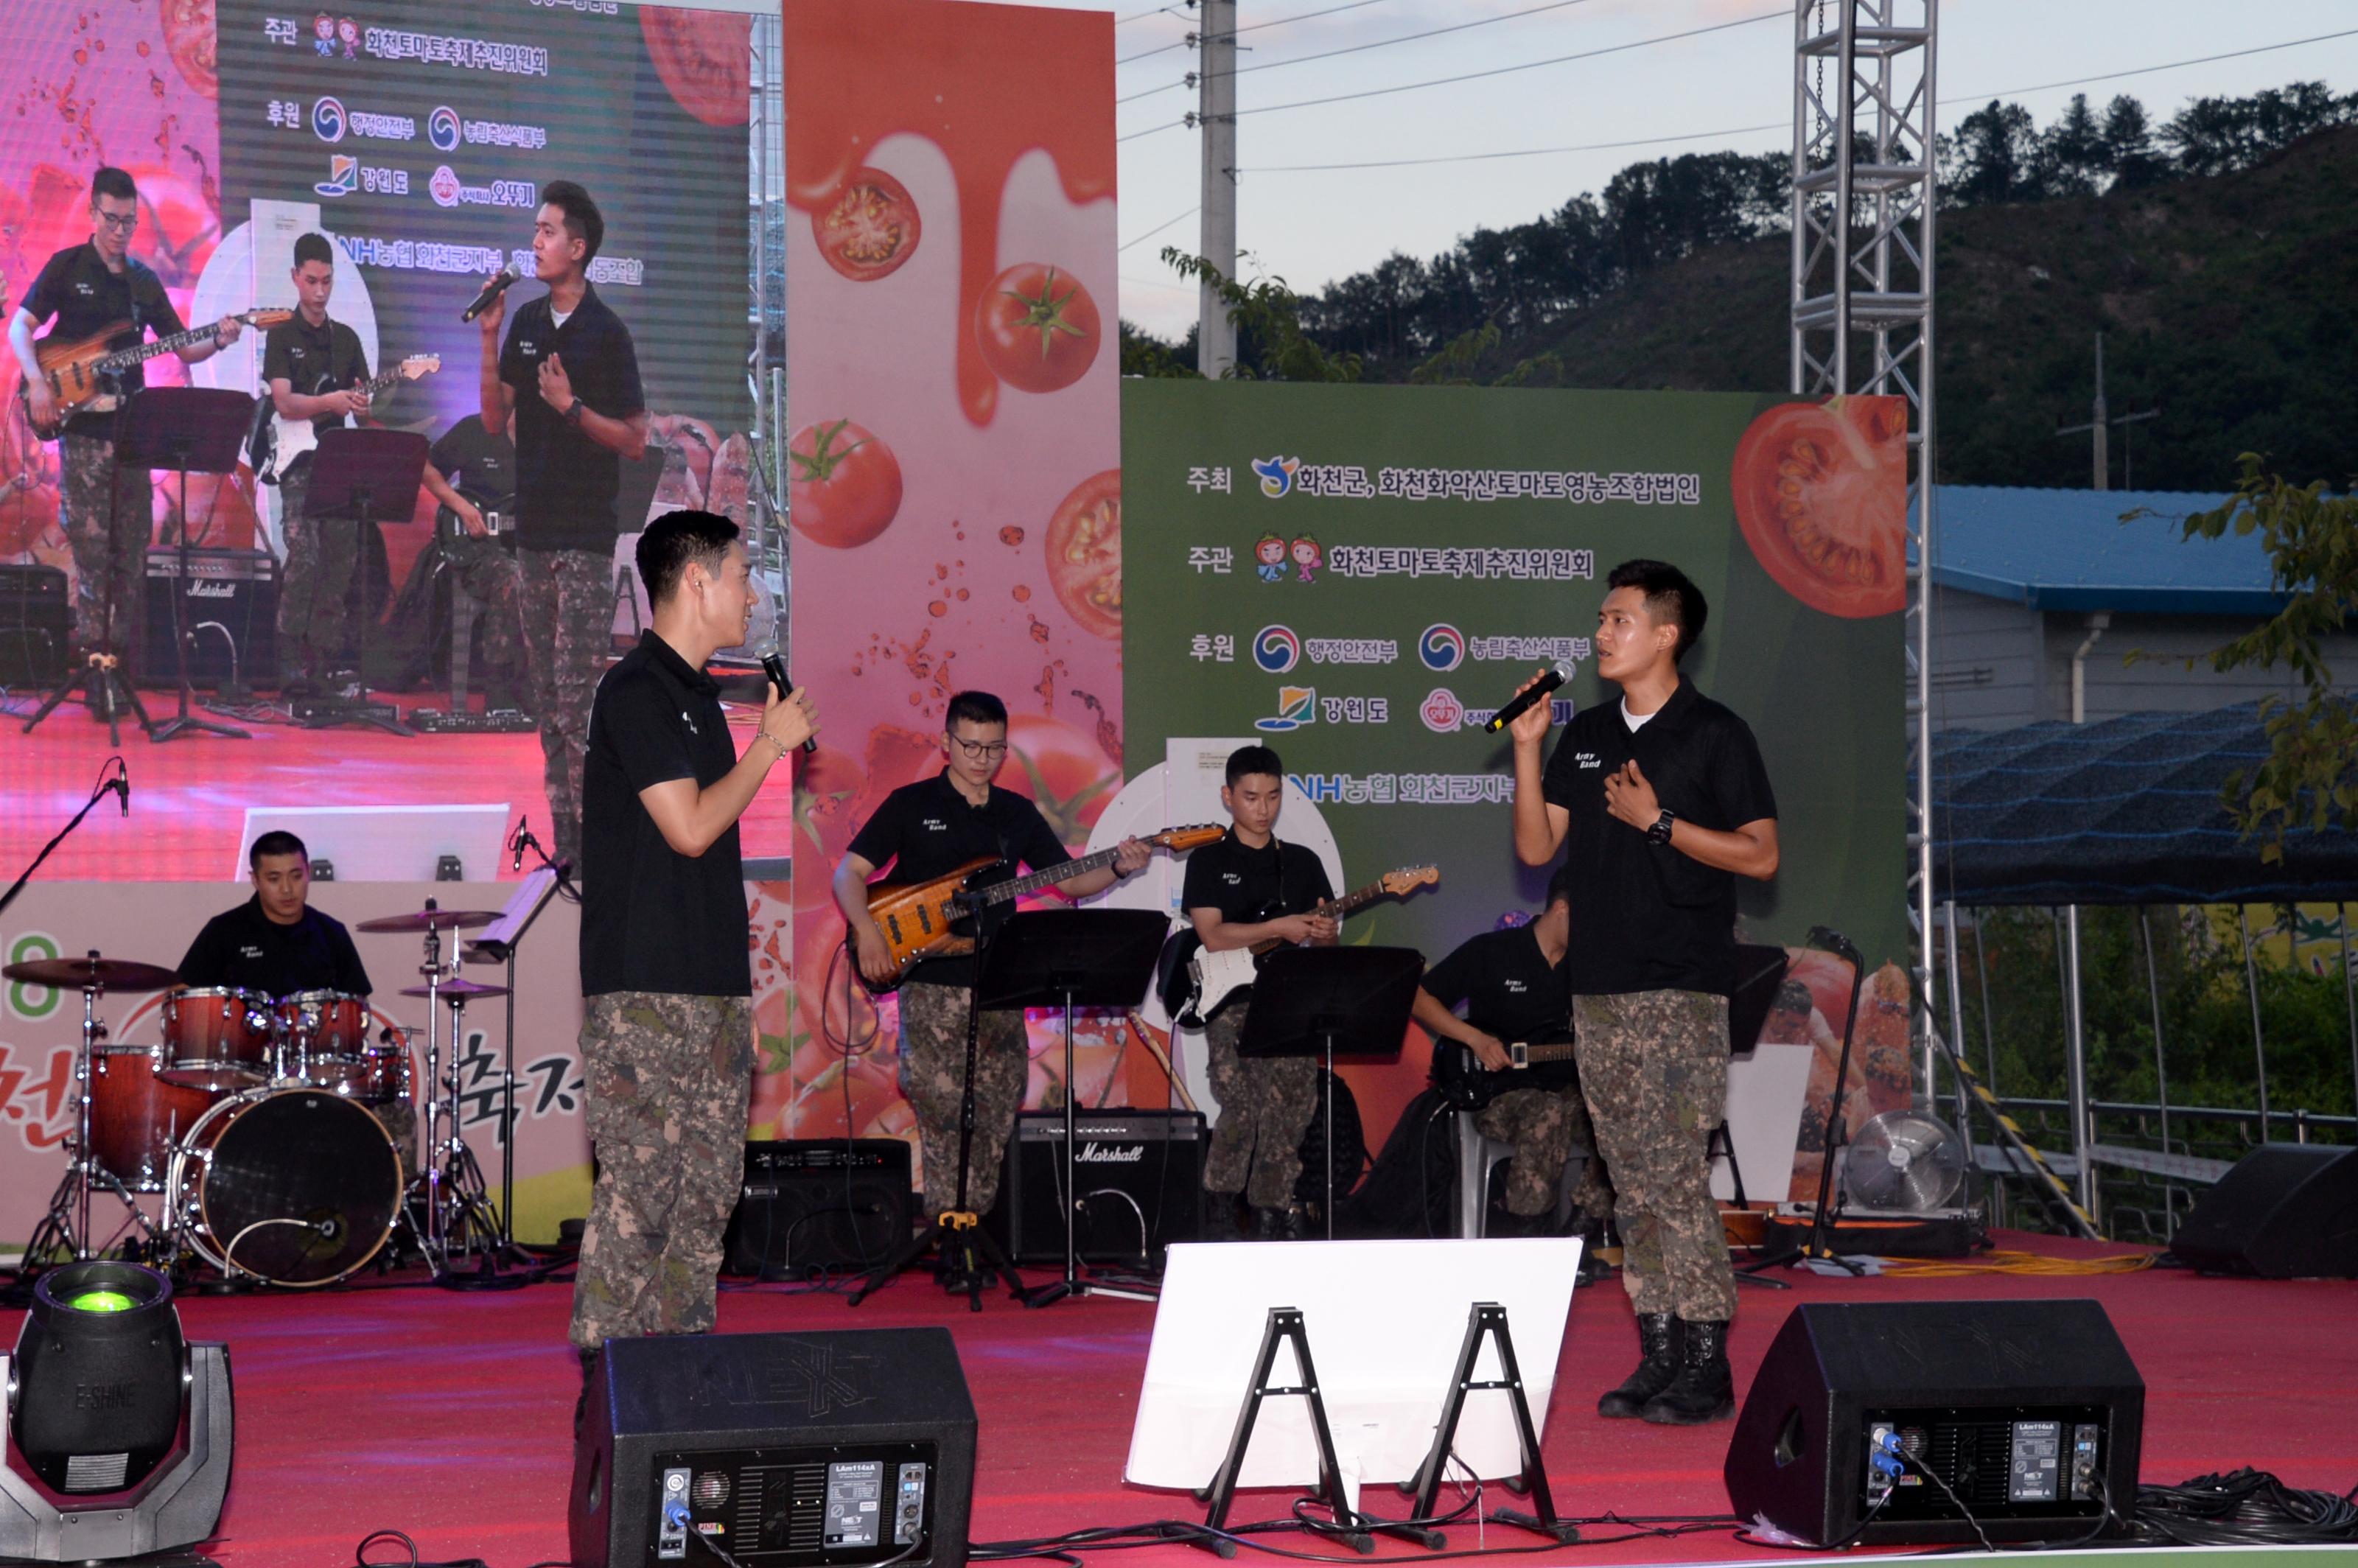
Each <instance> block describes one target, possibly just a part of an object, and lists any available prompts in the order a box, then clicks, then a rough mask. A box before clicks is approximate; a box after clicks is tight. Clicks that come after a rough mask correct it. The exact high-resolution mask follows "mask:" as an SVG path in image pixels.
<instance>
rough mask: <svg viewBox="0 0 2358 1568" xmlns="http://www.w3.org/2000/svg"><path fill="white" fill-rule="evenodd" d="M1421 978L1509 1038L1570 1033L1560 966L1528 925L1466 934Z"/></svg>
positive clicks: (1477, 1022) (1442, 998) (1528, 1040)
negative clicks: (1477, 933) (1551, 958)
mask: <svg viewBox="0 0 2358 1568" xmlns="http://www.w3.org/2000/svg"><path fill="white" fill-rule="evenodd" d="M1639 765H1640V766H1642V765H1643V764H1642V763H1641V764H1639ZM1422 983H1423V986H1424V989H1426V990H1428V991H1430V992H1432V993H1433V998H1434V1000H1437V1001H1439V1002H1440V1003H1441V1005H1442V1006H1444V1007H1445V1008H1448V1009H1450V1010H1451V1011H1455V1010H1456V1009H1457V1008H1458V1007H1459V1006H1461V1005H1462V1006H1464V1008H1465V1009H1466V1014H1465V1016H1466V1022H1468V1023H1470V1024H1472V1025H1473V1026H1474V1027H1475V1028H1476V1029H1479V1030H1481V1031H1482V1032H1483V1033H1486V1034H1489V1035H1493V1036H1495V1037H1496V1038H1498V1039H1499V1040H1503V1041H1506V1042H1508V1043H1509V1044H1511V1043H1513V1042H1515V1041H1518V1040H1520V1041H1522V1042H1524V1043H1525V1044H1539V1043H1544V1042H1546V1041H1550V1040H1563V1039H1565V1038H1567V1037H1569V1036H1570V1034H1571V1033H1572V1006H1571V997H1570V996H1569V994H1567V993H1566V992H1565V990H1564V989H1563V968H1562V966H1560V965H1555V964H1551V963H1549V962H1548V961H1547V955H1546V954H1544V953H1542V952H1541V951H1540V939H1539V936H1538V935H1537V934H1536V933H1534V932H1533V931H1532V929H1531V927H1530V926H1528V925H1518V926H1514V927H1511V928H1510V929H1508V930H1505V931H1485V932H1483V933H1482V934H1481V935H1478V936H1472V937H1468V938H1467V939H1466V940H1465V941H1464V942H1461V943H1459V944H1458V945H1457V949H1456V951H1455V952H1453V953H1451V954H1450V955H1449V957H1446V958H1444V959H1442V960H1441V962H1439V963H1438V964H1435V965H1434V966H1433V968H1429V969H1427V970H1425V971H1424V979H1423V982H1422Z"/></svg>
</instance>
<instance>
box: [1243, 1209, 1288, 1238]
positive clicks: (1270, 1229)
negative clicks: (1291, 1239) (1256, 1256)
mask: <svg viewBox="0 0 2358 1568" xmlns="http://www.w3.org/2000/svg"><path fill="white" fill-rule="evenodd" d="M1286 1228H1287V1227H1286V1217H1285V1210H1284V1209H1282V1208H1260V1207H1255V1208H1254V1210H1253V1211H1252V1237H1251V1239H1253V1240H1255V1241H1283V1240H1284V1239H1286Z"/></svg>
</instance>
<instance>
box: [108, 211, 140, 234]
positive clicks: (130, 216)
mask: <svg viewBox="0 0 2358 1568" xmlns="http://www.w3.org/2000/svg"><path fill="white" fill-rule="evenodd" d="M98 221H99V222H102V223H103V224H105V225H106V226H107V227H108V228H110V229H112V230H114V232H116V233H118V234H127V233H129V232H131V231H132V230H134V229H135V228H137V227H138V226H139V214H138V213H136V212H119V213H118V212H101V213H100V214H99V215H98Z"/></svg>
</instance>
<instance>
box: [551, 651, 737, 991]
mask: <svg viewBox="0 0 2358 1568" xmlns="http://www.w3.org/2000/svg"><path fill="white" fill-rule="evenodd" d="M736 765H737V743H736V741H733V740H732V739H730V734H729V719H728V715H726V714H725V713H723V712H722V711H721V709H720V683H719V682H718V681H716V680H714V679H713V678H712V677H711V676H708V675H707V674H705V673H704V672H703V671H702V670H699V669H696V668H693V667H691V666H690V665H689V664H688V662H687V660H686V659H683V658H681V657H680V656H679V654H677V652H676V651H675V650H674V649H673V647H672V645H671V644H670V643H666V642H665V641H664V640H663V639H662V638H661V637H658V636H656V635H655V634H654V632H652V631H648V632H643V633H640V634H639V645H638V646H637V647H635V648H633V649H632V650H631V651H630V652H629V653H627V654H623V655H622V658H621V660H620V661H618V662H617V663H616V664H615V665H614V667H613V668H612V669H611V670H608V671H607V672H606V677H605V679H603V680H601V681H600V682H599V683H598V696H597V699H596V700H595V701H594V702H593V703H592V704H591V706H590V754H589V758H588V761H587V762H585V763H584V764H583V766H582V770H581V855H582V860H583V861H584V871H583V875H582V880H581V994H582V995H583V996H601V995H603V994H605V993H606V992H608V991H664V992H669V993H671V994H674V995H678V996H751V995H752V994H753V964H752V955H751V953H750V951H749V948H748V943H749V941H750V936H749V934H748V931H747V927H746V922H745V865H744V860H743V857H742V854H741V850H740V849H739V846H738V838H737V825H736V824H735V823H733V822H732V823H730V826H729V830H728V831H727V832H725V833H723V834H721V835H720V837H719V838H717V839H715V840H713V843H712V847H711V848H710V849H707V850H705V851H704V853H703V854H701V855H695V856H690V855H683V854H681V853H680V852H679V851H678V850H676V849H673V848H672V847H671V844H670V843H669V841H668V840H666V839H665V838H664V836H663V830H662V829H661V828H659V827H656V826H655V819H654V817H652V816H648V815H647V808H646V806H645V805H644V803H643V802H641V800H640V799H639V792H640V791H641V790H644V789H648V788H652V787H653V786H654V785H655V784H668V783H670V782H671V781H672V780H674V779H694V780H695V781H696V787H697V788H698V789H708V788H710V787H711V786H712V785H713V784H717V783H719V780H720V779H721V778H722V777H723V776H724V775H726V774H727V773H728V772H729V770H730V769H731V768H733V767H735V766H736Z"/></svg>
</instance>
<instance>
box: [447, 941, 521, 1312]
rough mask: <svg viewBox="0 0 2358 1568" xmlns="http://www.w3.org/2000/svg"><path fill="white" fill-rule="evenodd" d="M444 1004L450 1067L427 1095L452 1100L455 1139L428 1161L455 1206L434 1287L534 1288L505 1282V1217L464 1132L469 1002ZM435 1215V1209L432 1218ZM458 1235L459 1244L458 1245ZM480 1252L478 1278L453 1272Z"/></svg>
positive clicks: (516, 1280)
mask: <svg viewBox="0 0 2358 1568" xmlns="http://www.w3.org/2000/svg"><path fill="white" fill-rule="evenodd" d="M454 978H456V977H454ZM442 1000H443V1002H444V1005H446V1006H447V1007H449V1010H450V1064H449V1068H448V1076H447V1078H446V1079H445V1080H443V1081H438V1082H437V1083H434V1084H431V1085H429V1086H428V1087H427V1092H428V1094H429V1095H431V1094H432V1093H433V1092H434V1091H435V1090H437V1089H440V1090H445V1091H447V1093H448V1095H449V1101H448V1104H447V1106H446V1107H445V1108H444V1109H443V1113H442V1114H443V1115H444V1116H445V1117H447V1118H448V1119H449V1124H450V1139H449V1142H448V1143H446V1144H443V1145H441V1146H440V1147H438V1148H437V1147H434V1146H433V1145H431V1144H430V1143H429V1145H428V1151H427V1152H428V1157H429V1158H432V1159H434V1160H438V1162H439V1165H438V1167H436V1168H433V1169H432V1170H431V1171H430V1174H431V1175H433V1176H435V1177H437V1178H438V1179H439V1181H440V1183H441V1184H442V1187H443V1190H444V1193H445V1197H444V1199H443V1201H444V1202H446V1203H448V1204H449V1206H450V1214H449V1217H448V1218H447V1219H445V1220H444V1222H443V1234H442V1255H441V1257H440V1258H438V1259H435V1260H433V1261H434V1265H435V1267H434V1282H435V1283H436V1284H438V1285H449V1286H453V1287H465V1288H471V1289H482V1288H484V1287H485V1286H486V1285H487V1284H491V1283H493V1282H496V1283H497V1284H498V1285H500V1286H501V1287H503V1288H514V1287H516V1286H521V1285H525V1284H529V1283H531V1282H532V1281H531V1280H530V1278H529V1277H527V1276H525V1275H512V1276H507V1277H504V1278H503V1277H501V1276H500V1275H499V1274H498V1264H499V1260H500V1258H501V1255H502V1254H503V1252H505V1251H506V1250H507V1246H508V1244H507V1242H506V1239H505V1238H504V1237H503V1234H502V1232H503V1229H504V1227H503V1224H502V1222H501V1218H500V1217H499V1216H497V1215H495V1214H494V1213H493V1212H492V1204H491V1195H490V1192H489V1191H488V1189H487V1187H486V1184H485V1183H484V1181H483V1168H482V1166H481V1164H480V1163H478V1162H477V1161H476V1159H475V1152H474V1151H473V1150H471V1149H470V1148H469V1147H468V1146H467V1140H466V1137H465V1135H464V1134H463V1132H462V1131H461V1130H460V1127H461V1123H460V1099H461V1096H460V1089H461V1088H462V1087H464V1086H463V1085H461V1084H460V1076H459V1075H460V1063H461V1062H462V1060H463V1058H462V1057H461V1055H460V1047H461V1046H462V1044H464V1043H465V1041H466V1037H467V1033H466V1031H467V998H466V995H465V993H463V992H460V993H456V994H453V995H450V996H447V997H445V998H443V999H442ZM507 1093H508V1096H509V1098H510V1099H511V1100H513V1098H514V1088H513V1087H512V1086H511V1087H510V1088H509V1089H508V1091H507ZM427 1173H429V1172H427V1171H421V1174H427ZM431 1212H432V1210H430V1209H429V1210H428V1213H429V1214H430V1213H431ZM454 1233H455V1236H456V1240H455V1241H454V1240H453V1239H452V1237H453V1234H454ZM476 1249H480V1252H481V1260H480V1263H479V1267H478V1271H477V1273H476V1274H475V1275H473V1276H469V1275H462V1274H460V1272H459V1271H458V1270H456V1269H454V1268H452V1267H451V1266H450V1258H451V1256H452V1254H454V1253H457V1252H462V1251H468V1250H476ZM527 1261H528V1262H532V1261H535V1260H529V1259H527Z"/></svg>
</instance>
